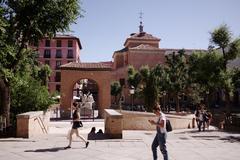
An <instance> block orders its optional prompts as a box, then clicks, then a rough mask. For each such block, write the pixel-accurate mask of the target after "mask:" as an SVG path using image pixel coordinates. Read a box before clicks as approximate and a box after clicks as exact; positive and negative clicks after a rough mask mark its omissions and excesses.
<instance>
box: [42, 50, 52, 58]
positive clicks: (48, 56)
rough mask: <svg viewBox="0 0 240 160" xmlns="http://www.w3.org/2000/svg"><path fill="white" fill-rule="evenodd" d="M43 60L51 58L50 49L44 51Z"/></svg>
mask: <svg viewBox="0 0 240 160" xmlns="http://www.w3.org/2000/svg"><path fill="white" fill-rule="evenodd" d="M44 58H51V50H50V49H45V50H44Z"/></svg>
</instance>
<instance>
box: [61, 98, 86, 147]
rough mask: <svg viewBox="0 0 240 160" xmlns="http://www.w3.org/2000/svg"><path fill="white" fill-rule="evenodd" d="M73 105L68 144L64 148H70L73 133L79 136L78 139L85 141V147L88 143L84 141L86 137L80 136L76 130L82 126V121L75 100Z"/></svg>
mask: <svg viewBox="0 0 240 160" xmlns="http://www.w3.org/2000/svg"><path fill="white" fill-rule="evenodd" d="M73 107H74V109H75V110H74V112H73V120H72V123H73V125H72V129H71V131H70V136H69V144H68V146H67V147H65V149H68V148H71V144H72V136H73V134H74V133H75V134H76V135H77V137H79V138H80V139H82V140H83V141H84V142H85V145H86V148H87V147H88V145H89V142H88V141H86V139H85V138H84V137H83V136H81V135H80V134H79V132H78V128H80V127H82V123H81V121H80V112H79V108H78V105H77V103H76V102H74V103H73Z"/></svg>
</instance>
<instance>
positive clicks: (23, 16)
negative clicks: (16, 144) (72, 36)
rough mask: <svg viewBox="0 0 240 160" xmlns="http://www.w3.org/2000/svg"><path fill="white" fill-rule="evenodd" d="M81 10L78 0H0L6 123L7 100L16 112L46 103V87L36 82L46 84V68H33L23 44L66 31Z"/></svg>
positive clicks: (1, 79)
mask: <svg viewBox="0 0 240 160" xmlns="http://www.w3.org/2000/svg"><path fill="white" fill-rule="evenodd" d="M81 11H82V10H81V8H80V6H79V1H78V0H44V1H35V0H32V1H29V0H17V1H16V0H4V1H0V14H1V18H0V47H1V49H0V82H2V83H0V85H1V86H0V89H1V91H4V92H6V94H2V95H1V96H5V95H8V96H5V97H3V98H2V97H1V98H2V99H3V101H4V102H2V107H4V115H5V116H6V117H7V125H9V124H10V121H9V110H10V108H9V107H10V99H12V103H13V104H12V105H11V106H12V107H14V106H15V105H16V107H18V108H17V111H16V112H15V111H14V113H18V111H20V110H21V108H22V110H21V111H29V110H32V109H33V110H36V109H44V108H46V106H47V105H48V104H50V103H49V100H48V98H47V97H48V96H49V95H47V92H46V91H47V90H46V88H45V87H42V86H41V85H40V84H41V83H40V82H39V81H40V79H41V80H42V83H43V84H46V83H47V82H46V80H47V78H46V77H47V75H48V74H49V69H47V68H45V67H44V68H42V69H39V68H38V67H37V62H36V61H35V57H36V54H35V53H33V52H32V51H31V50H29V49H27V46H28V45H29V44H34V43H38V41H39V40H40V39H42V38H44V37H46V36H47V37H52V36H54V35H55V34H56V33H57V32H65V31H68V30H69V26H70V24H71V23H74V22H75V20H76V19H77V18H78V16H81V13H80V12H81ZM28 72H29V73H30V74H27V73H28ZM39 76H40V77H39ZM16 80H17V81H16ZM16 82H18V83H20V84H21V85H20V84H18V83H17V84H16ZM26 82H27V84H26ZM15 87H18V88H15ZM3 88H7V89H3ZM9 88H10V89H9ZM9 90H11V94H12V95H13V97H12V98H10V96H11V94H9ZM37 91H38V92H37ZM7 92H8V93H7ZM20 93H21V95H19V97H21V99H18V96H16V94H20ZM28 94H29V97H30V96H32V98H31V99H29V98H27V95H28ZM16 99H17V100H16ZM21 100H26V101H27V102H23V101H21ZM5 102H6V103H5ZM25 103H26V104H25ZM31 104H32V105H31ZM33 105H35V107H34V106H33ZM40 105H42V107H40ZM25 109H26V110H25Z"/></svg>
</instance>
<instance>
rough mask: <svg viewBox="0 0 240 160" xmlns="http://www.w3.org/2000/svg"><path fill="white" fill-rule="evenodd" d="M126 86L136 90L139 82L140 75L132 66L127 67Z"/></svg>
mask: <svg viewBox="0 0 240 160" xmlns="http://www.w3.org/2000/svg"><path fill="white" fill-rule="evenodd" d="M127 81H128V86H129V87H130V86H133V87H134V88H137V87H138V85H139V83H140V82H141V75H140V73H139V72H138V71H137V70H135V68H134V67H133V66H129V67H128V79H127Z"/></svg>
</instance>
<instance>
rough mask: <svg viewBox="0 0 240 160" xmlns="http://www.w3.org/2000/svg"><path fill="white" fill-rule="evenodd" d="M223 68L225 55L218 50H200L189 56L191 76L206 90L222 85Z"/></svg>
mask: <svg viewBox="0 0 240 160" xmlns="http://www.w3.org/2000/svg"><path fill="white" fill-rule="evenodd" d="M223 69H224V64H223V57H222V55H219V54H218V53H216V52H211V53H207V52H201V51H200V52H195V53H194V54H192V55H191V56H190V57H189V77H191V81H192V82H193V83H198V84H200V87H201V88H202V89H204V90H205V91H206V90H213V89H214V88H219V87H220V85H221V77H222V76H221V74H222V70H223Z"/></svg>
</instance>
